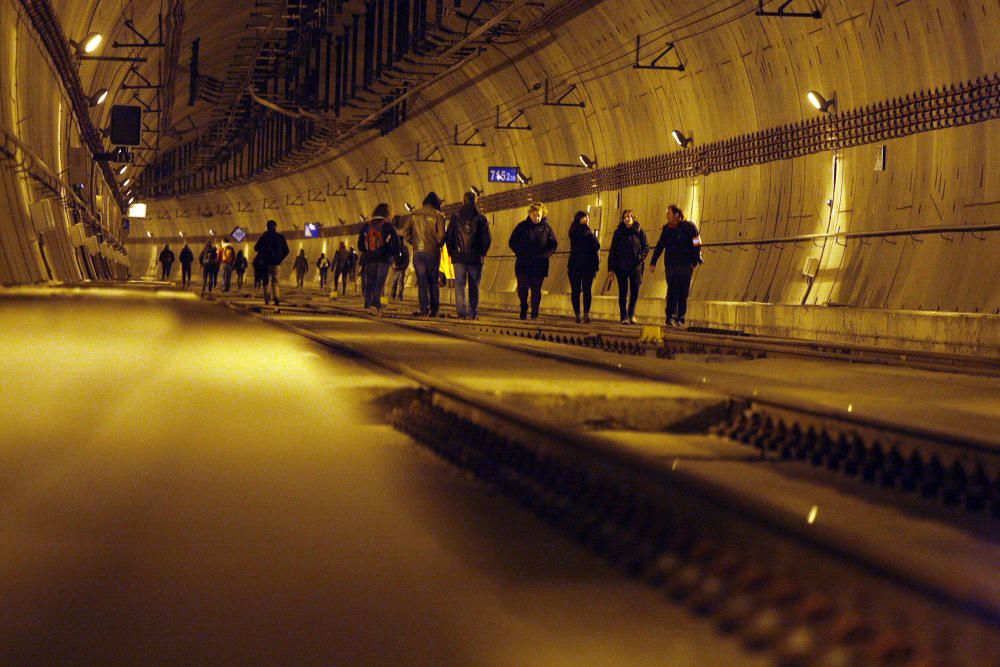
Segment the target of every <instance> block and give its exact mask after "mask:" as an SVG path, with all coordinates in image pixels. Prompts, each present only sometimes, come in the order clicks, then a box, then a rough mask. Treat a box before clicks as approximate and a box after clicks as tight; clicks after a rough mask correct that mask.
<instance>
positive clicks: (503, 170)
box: [487, 167, 517, 183]
mask: <svg viewBox="0 0 1000 667" xmlns="http://www.w3.org/2000/svg"><path fill="white" fill-rule="evenodd" d="M487 179H488V180H489V182H490V183H517V167H488V172H487Z"/></svg>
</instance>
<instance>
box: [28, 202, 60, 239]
mask: <svg viewBox="0 0 1000 667" xmlns="http://www.w3.org/2000/svg"><path fill="white" fill-rule="evenodd" d="M28 210H29V212H30V213H31V224H32V225H33V226H34V228H35V231H36V232H39V233H41V232H47V231H49V230H50V229H55V226H56V220H55V216H54V215H53V214H52V204H51V203H50V201H49V200H48V199H40V200H38V201H36V202H32V203H31V204H29V206H28Z"/></svg>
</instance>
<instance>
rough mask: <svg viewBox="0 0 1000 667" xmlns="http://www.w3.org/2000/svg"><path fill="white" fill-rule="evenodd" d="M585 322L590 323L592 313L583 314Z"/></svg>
mask: <svg viewBox="0 0 1000 667" xmlns="http://www.w3.org/2000/svg"><path fill="white" fill-rule="evenodd" d="M583 323H584V324H590V315H589V314H587V315H584V316H583Z"/></svg>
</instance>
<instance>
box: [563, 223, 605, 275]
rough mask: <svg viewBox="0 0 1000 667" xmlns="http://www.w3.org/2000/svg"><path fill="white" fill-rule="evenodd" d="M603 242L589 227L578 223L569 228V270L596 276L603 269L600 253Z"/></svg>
mask: <svg viewBox="0 0 1000 667" xmlns="http://www.w3.org/2000/svg"><path fill="white" fill-rule="evenodd" d="M600 249H601V242H600V241H598V240H597V235H596V234H595V233H594V230H592V229H591V228H590V227H589V226H588V225H585V224H583V223H576V224H573V225H570V227H569V262H568V263H567V268H568V269H569V270H570V271H575V272H579V273H584V274H586V273H589V274H596V273H597V270H598V269H599V268H600V267H601V258H600V256H599V255H598V251H599V250H600Z"/></svg>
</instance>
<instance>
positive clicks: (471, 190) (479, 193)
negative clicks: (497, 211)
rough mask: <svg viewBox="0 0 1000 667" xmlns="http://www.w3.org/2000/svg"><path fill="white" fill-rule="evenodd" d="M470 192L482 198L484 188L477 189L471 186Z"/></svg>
mask: <svg viewBox="0 0 1000 667" xmlns="http://www.w3.org/2000/svg"><path fill="white" fill-rule="evenodd" d="M469 192H471V193H472V194H474V195H476V196H477V197H481V196H482V194H483V189H482V188H477V187H476V186H475V185H470V186H469Z"/></svg>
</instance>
